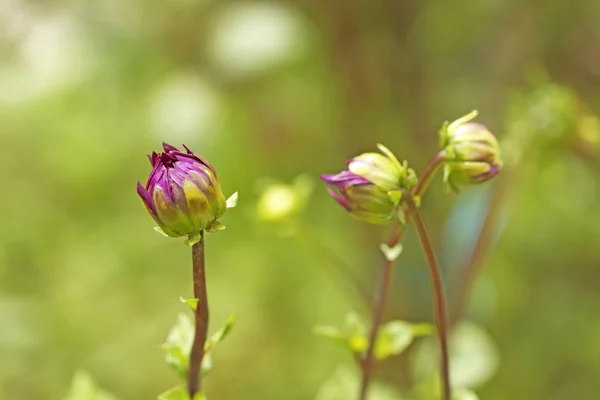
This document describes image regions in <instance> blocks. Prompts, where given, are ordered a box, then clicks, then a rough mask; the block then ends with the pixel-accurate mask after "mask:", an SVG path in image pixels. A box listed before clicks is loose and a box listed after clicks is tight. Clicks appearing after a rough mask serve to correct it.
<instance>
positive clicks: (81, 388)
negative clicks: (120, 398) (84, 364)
mask: <svg viewBox="0 0 600 400" xmlns="http://www.w3.org/2000/svg"><path fill="white" fill-rule="evenodd" d="M63 400H117V398H116V397H115V396H113V395H112V394H110V393H107V392H105V391H103V390H101V389H100V388H98V387H97V386H96V384H95V383H94V381H93V379H92V377H91V376H90V374H89V373H87V372H86V371H77V372H76V373H75V375H74V377H73V381H72V383H71V388H70V389H69V393H68V394H67V395H66V397H64V399H63Z"/></svg>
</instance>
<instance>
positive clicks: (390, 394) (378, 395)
mask: <svg viewBox="0 0 600 400" xmlns="http://www.w3.org/2000/svg"><path fill="white" fill-rule="evenodd" d="M359 385H360V372H359V371H357V370H356V369H354V368H349V367H346V366H341V367H338V369H337V370H336V371H335V373H334V375H333V376H332V377H331V378H330V379H329V380H328V381H327V382H325V383H324V384H323V385H322V386H321V387H320V388H319V391H318V393H317V396H316V397H315V400H349V399H354V398H356V394H357V393H358V391H359V388H360V386H359ZM368 398H369V400H402V399H404V398H405V397H403V396H402V395H401V394H400V393H398V392H397V391H396V390H395V389H394V388H391V387H389V386H387V385H383V384H381V383H379V382H373V383H372V384H371V386H370V388H369V393H368ZM465 400H467V399H465Z"/></svg>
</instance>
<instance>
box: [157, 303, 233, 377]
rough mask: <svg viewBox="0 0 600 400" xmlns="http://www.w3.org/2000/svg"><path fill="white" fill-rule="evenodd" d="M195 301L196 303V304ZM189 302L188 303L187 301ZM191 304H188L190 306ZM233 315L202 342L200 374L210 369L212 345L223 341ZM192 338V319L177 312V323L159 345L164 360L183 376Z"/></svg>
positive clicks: (229, 330) (229, 329) (229, 328)
mask: <svg viewBox="0 0 600 400" xmlns="http://www.w3.org/2000/svg"><path fill="white" fill-rule="evenodd" d="M193 300H197V299H190V300H185V299H182V301H184V302H186V303H188V301H193ZM197 303H198V302H197V301H196V305H197ZM188 304H190V303H188ZM191 306H192V304H190V307H191ZM234 322H235V317H234V316H233V315H232V316H230V317H229V318H228V319H227V321H226V322H225V325H224V326H223V327H222V328H221V329H219V330H218V331H217V332H216V333H215V334H213V335H212V336H211V337H210V338H209V339H208V340H207V341H206V343H205V344H204V351H205V354H204V358H203V359H202V366H201V370H202V371H201V372H202V375H206V374H208V373H209V372H210V370H211V369H212V359H211V351H212V349H214V347H215V346H216V345H217V344H218V343H220V342H221V341H223V339H225V337H227V335H228V334H229V332H231V329H232V327H233V324H234ZM193 340H194V326H193V324H192V320H191V318H190V317H188V316H187V315H186V314H179V316H178V318H177V323H176V324H175V325H174V326H173V328H171V331H170V332H169V335H168V337H167V340H166V342H165V343H164V344H163V345H162V346H161V348H162V349H163V350H164V351H165V361H166V362H167V364H169V365H170V366H171V368H173V370H174V371H175V372H176V373H177V375H179V376H181V377H182V378H185V376H186V375H187V371H188V368H189V365H190V358H189V357H190V351H191V349H192V342H193Z"/></svg>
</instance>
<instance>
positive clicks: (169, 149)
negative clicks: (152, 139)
mask: <svg viewBox="0 0 600 400" xmlns="http://www.w3.org/2000/svg"><path fill="white" fill-rule="evenodd" d="M163 149H165V151H166V152H167V153H169V152H180V151H179V149H178V148H177V147H175V146H171V145H170V144H168V143H165V142H163Z"/></svg>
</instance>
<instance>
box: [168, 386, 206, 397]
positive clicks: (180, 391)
mask: <svg viewBox="0 0 600 400" xmlns="http://www.w3.org/2000/svg"><path fill="white" fill-rule="evenodd" d="M158 400H190V395H189V394H188V391H187V390H186V389H185V388H184V387H183V386H177V387H174V388H173V389H169V390H167V391H166V392H164V393H162V394H160V395H158ZM194 400H206V397H205V396H204V395H203V394H202V393H196V394H195V395H194Z"/></svg>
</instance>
